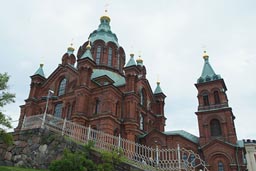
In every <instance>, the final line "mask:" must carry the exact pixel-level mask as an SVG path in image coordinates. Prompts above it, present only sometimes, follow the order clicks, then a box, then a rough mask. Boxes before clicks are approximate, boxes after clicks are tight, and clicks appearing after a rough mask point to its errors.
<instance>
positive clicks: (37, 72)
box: [34, 64, 45, 77]
mask: <svg viewBox="0 0 256 171" xmlns="http://www.w3.org/2000/svg"><path fill="white" fill-rule="evenodd" d="M43 66H44V65H43V64H40V67H39V68H38V69H37V71H36V72H35V74H34V75H40V76H42V77H45V75H44V70H43Z"/></svg>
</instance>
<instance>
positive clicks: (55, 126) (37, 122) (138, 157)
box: [22, 114, 208, 171]
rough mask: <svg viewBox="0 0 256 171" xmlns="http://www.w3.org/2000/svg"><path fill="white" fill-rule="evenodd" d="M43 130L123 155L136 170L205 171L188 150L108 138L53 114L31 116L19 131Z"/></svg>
mask: <svg viewBox="0 0 256 171" xmlns="http://www.w3.org/2000/svg"><path fill="white" fill-rule="evenodd" d="M40 127H41V128H42V127H43V128H47V129H49V130H51V131H53V132H56V133H59V134H62V135H65V136H68V137H70V138H72V139H74V140H76V141H78V142H81V143H88V141H92V142H94V145H95V148H96V149H101V150H106V151H113V150H116V151H117V152H118V153H123V156H125V157H126V158H127V159H128V160H127V162H128V163H130V164H133V165H135V166H136V167H138V168H141V169H144V170H150V171H208V169H207V168H206V166H205V162H204V161H203V160H202V159H201V158H200V156H199V155H198V154H196V153H194V152H193V151H191V150H187V149H184V148H180V147H179V145H178V146H177V148H176V149H160V148H158V146H156V148H152V147H148V146H145V145H141V144H138V143H135V142H132V141H129V140H127V139H123V138H121V136H120V135H119V136H118V137H117V136H112V135H109V134H106V133H104V132H102V131H98V130H94V129H91V127H84V126H81V125H79V124H76V123H73V122H70V121H67V120H66V119H61V118H57V117H54V116H53V115H49V114H47V115H42V114H41V115H34V116H30V117H27V118H26V117H24V119H23V123H22V130H26V129H34V128H40Z"/></svg>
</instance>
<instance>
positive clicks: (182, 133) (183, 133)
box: [164, 130, 198, 144]
mask: <svg viewBox="0 0 256 171" xmlns="http://www.w3.org/2000/svg"><path fill="white" fill-rule="evenodd" d="M164 134H166V135H179V136H182V137H184V138H186V139H188V140H190V141H192V142H194V143H196V144H197V143H198V137H197V136H195V135H193V134H190V133H188V132H186V131H184V130H176V131H167V132H164Z"/></svg>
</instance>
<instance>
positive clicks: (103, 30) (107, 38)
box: [89, 17, 119, 47]
mask: <svg viewBox="0 0 256 171" xmlns="http://www.w3.org/2000/svg"><path fill="white" fill-rule="evenodd" d="M109 22H110V20H108V19H106V18H104V17H102V18H101V20H100V25H99V27H98V29H97V30H94V31H93V32H92V33H91V34H90V36H89V39H90V41H91V42H92V43H93V42H94V41H95V40H103V41H104V42H105V43H107V42H113V43H115V44H116V45H117V46H118V47H119V44H118V39H117V37H116V34H115V33H113V32H112V31H111V28H110V25H109Z"/></svg>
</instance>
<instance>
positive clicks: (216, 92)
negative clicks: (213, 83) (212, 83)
mask: <svg viewBox="0 0 256 171" xmlns="http://www.w3.org/2000/svg"><path fill="white" fill-rule="evenodd" d="M213 94H214V101H215V104H220V96H219V92H218V91H214V93H213Z"/></svg>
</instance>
